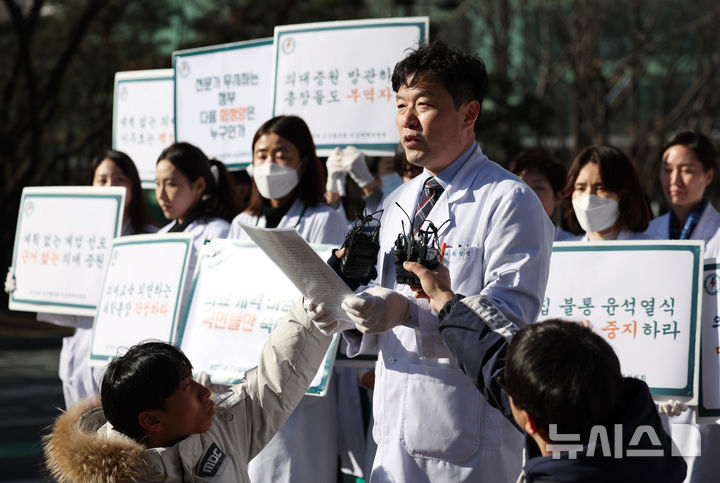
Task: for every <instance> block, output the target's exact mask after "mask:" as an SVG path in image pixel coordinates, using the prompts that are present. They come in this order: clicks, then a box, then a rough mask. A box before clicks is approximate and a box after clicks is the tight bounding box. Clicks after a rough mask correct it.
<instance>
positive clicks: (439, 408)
mask: <svg viewBox="0 0 720 483" xmlns="http://www.w3.org/2000/svg"><path fill="white" fill-rule="evenodd" d="M410 373H411V375H410V377H408V378H407V385H406V386H405V393H404V395H403V401H402V432H401V436H400V440H401V443H402V445H403V446H404V447H405V449H406V450H407V452H408V453H409V454H410V455H411V456H414V457H422V458H433V459H438V460H442V461H448V462H452V463H462V462H464V461H467V460H469V459H470V458H472V457H473V456H474V455H475V454H476V453H477V452H478V450H479V449H480V447H481V446H485V445H484V444H483V443H484V442H483V441H482V439H481V429H483V428H481V426H482V423H483V421H482V415H483V413H484V410H483V409H484V408H483V407H482V406H483V404H482V395H481V394H480V392H479V391H478V390H477V389H476V388H475V386H473V385H472V383H471V382H470V380H469V379H468V378H467V376H466V375H464V374H463V373H462V372H461V371H460V370H459V369H454V368H451V367H428V366H421V365H413V366H411V367H410ZM484 429H485V430H487V428H484Z"/></svg>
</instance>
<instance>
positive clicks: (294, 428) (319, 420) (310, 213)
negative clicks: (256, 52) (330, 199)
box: [228, 116, 364, 483]
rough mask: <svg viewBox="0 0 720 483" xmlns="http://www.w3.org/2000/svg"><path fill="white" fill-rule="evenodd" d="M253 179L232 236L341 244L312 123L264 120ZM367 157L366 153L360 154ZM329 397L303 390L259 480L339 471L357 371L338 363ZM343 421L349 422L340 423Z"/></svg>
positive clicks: (257, 464)
mask: <svg viewBox="0 0 720 483" xmlns="http://www.w3.org/2000/svg"><path fill="white" fill-rule="evenodd" d="M252 148H253V162H252V166H250V167H248V173H249V174H250V176H251V177H252V180H253V186H252V194H251V195H250V204H249V206H248V208H247V210H245V211H244V212H242V213H240V214H239V215H238V216H236V217H235V219H234V220H233V223H232V225H231V227H230V232H229V234H228V238H238V239H241V240H250V238H249V237H248V236H247V234H246V233H245V231H243V229H242V227H241V226H240V223H244V224H247V225H253V226H258V227H264V228H294V229H295V230H296V231H297V232H298V233H299V234H300V236H302V237H303V239H304V240H305V241H307V242H308V243H327V244H333V245H335V246H339V245H340V244H341V243H342V242H343V240H344V239H345V234H346V232H347V222H346V220H345V218H344V217H343V216H342V215H340V214H339V213H338V212H337V211H336V210H334V209H332V208H330V207H329V206H327V205H326V204H325V202H324V199H325V181H326V179H325V173H324V171H323V169H322V165H321V163H320V160H319V159H318V158H317V155H316V153H315V143H314V142H313V138H312V134H311V133H310V129H309V128H308V127H307V125H306V124H305V122H304V121H303V120H302V119H301V118H299V117H297V116H278V117H274V118H272V119H270V120H268V121H266V122H265V123H264V124H263V125H262V126H260V128H259V129H258V131H257V132H256V133H255V136H254V137H253V143H252ZM363 162H364V160H363ZM331 381H332V382H331V385H330V388H329V389H328V394H327V395H326V396H325V397H311V396H306V397H304V398H303V400H302V401H301V402H300V404H299V405H298V407H297V408H296V409H295V410H294V411H293V413H292V414H291V415H290V417H289V418H288V420H287V421H286V422H285V424H284V425H283V426H282V428H281V429H280V431H279V432H278V433H277V434H276V435H275V437H274V438H273V439H272V441H270V443H269V444H268V445H267V446H266V447H265V448H264V449H263V450H262V451H261V452H260V453H259V454H258V455H257V456H256V457H255V458H254V459H253V460H252V461H251V462H250V465H249V466H248V472H249V474H250V480H251V481H253V483H258V482H268V483H270V482H273V483H275V482H293V483H295V482H300V483H302V482H308V483H309V482H313V483H315V482H320V483H333V482H335V481H337V474H338V469H337V468H338V464H337V462H338V440H339V439H340V438H341V436H340V435H339V433H340V432H341V428H339V427H338V416H337V414H338V412H341V411H343V410H347V409H348V408H353V407H355V408H357V409H358V411H357V414H354V415H353V416H354V417H353V416H347V415H344V416H343V417H342V420H343V421H346V420H347V419H348V418H351V419H352V420H353V421H354V423H355V425H354V426H353V428H356V427H359V428H360V430H362V415H361V412H360V410H359V409H360V401H359V393H358V388H357V381H356V376H355V373H354V370H352V369H348V368H343V369H336V371H335V373H334V374H333V378H332V379H331ZM343 424H345V423H343Z"/></svg>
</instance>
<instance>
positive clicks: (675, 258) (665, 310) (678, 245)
mask: <svg viewBox="0 0 720 483" xmlns="http://www.w3.org/2000/svg"><path fill="white" fill-rule="evenodd" d="M702 252H703V243H702V242H700V241H690V240H684V241H649V240H648V241H645V240H643V241H613V242H556V243H555V244H554V245H553V252H552V258H551V262H550V275H549V278H548V285H547V290H546V292H545V299H544V301H543V306H542V308H541V313H540V316H539V318H538V320H539V321H542V320H546V319H549V318H562V319H566V320H572V321H576V322H578V323H580V324H582V325H585V326H588V327H590V328H591V329H592V330H594V331H595V332H597V333H598V334H600V335H601V336H602V337H603V338H604V339H605V340H606V341H607V342H608V343H609V344H610V345H611V346H612V347H613V349H614V350H615V353H616V354H617V355H618V358H619V359H620V365H621V369H622V372H623V374H624V375H626V376H632V377H636V378H638V379H641V380H644V381H645V382H646V383H647V385H648V386H649V387H650V391H651V393H652V394H653V396H655V397H658V398H662V397H663V396H666V397H672V398H675V399H681V400H684V401H687V402H688V403H695V402H696V401H697V396H698V385H699V377H698V372H699V347H700V317H701V309H702V307H701V297H700V295H701V294H700V290H699V288H700V283H701V280H700V278H701V276H702V261H703V259H702Z"/></svg>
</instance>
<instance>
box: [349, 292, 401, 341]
mask: <svg viewBox="0 0 720 483" xmlns="http://www.w3.org/2000/svg"><path fill="white" fill-rule="evenodd" d="M342 308H343V310H344V311H345V313H347V315H348V317H350V320H351V321H352V322H354V323H355V325H356V326H357V329H358V330H359V331H360V332H363V333H365V334H379V333H381V332H386V331H388V330H390V329H392V328H393V327H396V326H398V325H402V324H403V323H404V322H405V321H406V320H407V319H408V318H409V316H410V306H409V303H408V299H407V298H405V296H404V295H402V294H400V293H398V292H395V291H394V290H390V289H387V288H384V287H372V288H369V289H368V290H366V291H364V292H362V293H360V294H358V295H355V296H350V297H347V298H345V300H343V303H342Z"/></svg>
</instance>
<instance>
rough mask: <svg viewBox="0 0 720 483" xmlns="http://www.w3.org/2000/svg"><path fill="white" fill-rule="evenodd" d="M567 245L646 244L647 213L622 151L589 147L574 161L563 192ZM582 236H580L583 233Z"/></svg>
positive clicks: (651, 237) (633, 175)
mask: <svg viewBox="0 0 720 483" xmlns="http://www.w3.org/2000/svg"><path fill="white" fill-rule="evenodd" d="M562 194H563V201H564V204H565V216H566V217H567V221H568V226H569V228H570V231H571V232H573V233H575V234H576V235H577V236H575V237H573V238H569V239H567V241H598V240H647V239H653V238H655V237H653V236H649V235H646V234H644V233H643V232H644V231H645V230H646V229H647V227H648V223H649V222H650V210H649V209H648V206H647V202H646V201H645V197H644V196H643V192H642V188H641V187H640V181H639V180H638V177H637V173H636V171H635V167H634V166H633V165H632V163H631V162H630V160H629V159H628V157H627V156H626V155H625V153H623V152H622V151H621V150H619V149H617V148H614V147H611V146H590V147H587V148H585V149H583V150H582V151H581V152H580V154H578V155H577V156H576V157H575V160H574V161H573V163H572V165H571V166H570V172H569V173H568V178H567V182H566V183H565V188H564V189H563V193H562ZM583 231H584V232H585V234H584V235H579V234H580V233H582V232H583Z"/></svg>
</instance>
